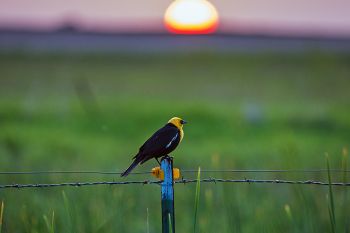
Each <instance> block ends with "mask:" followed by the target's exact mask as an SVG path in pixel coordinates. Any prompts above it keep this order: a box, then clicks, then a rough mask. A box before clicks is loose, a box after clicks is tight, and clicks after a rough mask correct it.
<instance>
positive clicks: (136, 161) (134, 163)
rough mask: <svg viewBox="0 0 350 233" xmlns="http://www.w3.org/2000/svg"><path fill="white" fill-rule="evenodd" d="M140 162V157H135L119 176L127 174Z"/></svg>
mask: <svg viewBox="0 0 350 233" xmlns="http://www.w3.org/2000/svg"><path fill="white" fill-rule="evenodd" d="M139 163H140V159H138V158H136V159H135V160H134V162H132V164H131V165H130V167H128V169H126V170H125V171H124V172H123V173H122V174H121V175H120V176H121V177H123V176H127V175H129V173H130V172H131V171H132V170H133V169H134V168H135V167H136V166H137V165H138V164H139Z"/></svg>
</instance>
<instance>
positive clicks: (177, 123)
mask: <svg viewBox="0 0 350 233" xmlns="http://www.w3.org/2000/svg"><path fill="white" fill-rule="evenodd" d="M168 123H171V124H173V125H175V126H176V127H177V128H179V129H182V127H183V125H184V124H186V123H187V121H185V120H182V119H181V118H180V117H173V118H171V119H170V120H169V121H168Z"/></svg>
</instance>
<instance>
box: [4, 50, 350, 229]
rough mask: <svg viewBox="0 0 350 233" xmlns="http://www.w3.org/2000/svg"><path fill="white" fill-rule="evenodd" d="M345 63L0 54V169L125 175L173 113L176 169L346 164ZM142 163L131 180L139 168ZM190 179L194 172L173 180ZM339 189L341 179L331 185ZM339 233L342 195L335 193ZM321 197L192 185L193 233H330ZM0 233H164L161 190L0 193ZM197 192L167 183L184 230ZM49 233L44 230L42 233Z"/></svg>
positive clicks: (28, 179) (345, 197) (302, 57)
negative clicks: (0, 214)
mask: <svg viewBox="0 0 350 233" xmlns="http://www.w3.org/2000/svg"><path fill="white" fill-rule="evenodd" d="M349 78H350V56H349V55H348V54H341V53H318V52H302V53H296V54H295V53H275V54H271V53H269V54H265V53H258V54H249V53H248V54H247V53H242V54H240V53H236V54H231V53H195V52H192V53H173V54H170V53H168V54H162V53H159V54H128V53H125V54H123V53H118V54H98V53H97V54H88V53H86V54H77V53H75V54H74V53H56V54H49V53H13V52H11V53H10V52H8V53H5V52H2V53H1V54H0V170H1V171H40V170H81V171H84V170H99V171H122V170H124V169H125V168H126V167H127V166H128V165H129V164H130V163H131V157H132V156H133V155H134V154H135V153H136V152H137V150H138V148H139V146H140V145H142V143H143V142H144V141H145V139H147V138H148V137H149V136H150V135H151V134H152V133H153V132H154V131H155V130H157V129H158V128H160V127H161V126H163V125H164V124H165V123H166V122H167V121H168V119H170V118H171V117H173V116H180V117H183V118H184V119H186V120H187V121H189V124H188V125H186V126H185V137H184V140H183V142H182V144H181V145H180V146H179V148H178V149H177V150H176V151H175V152H173V154H172V156H174V163H175V164H174V165H175V167H178V168H180V169H197V168H198V167H199V166H200V167H201V168H202V169H314V168H321V169H323V168H326V160H325V152H327V153H329V157H330V163H331V167H332V168H338V169H341V168H343V167H344V164H343V165H342V162H343V163H344V161H345V160H344V158H346V157H347V149H348V148H349V145H350V141H349V139H350V108H349V106H350V91H349V87H350V80H349ZM156 165H157V164H156V162H155V161H149V162H148V163H146V164H145V165H143V166H140V167H138V168H137V169H136V171H149V170H150V169H151V168H152V167H155V166H156ZM183 176H184V177H185V178H194V177H195V176H196V174H187V173H186V174H183ZM202 177H203V178H206V177H216V178H231V179H244V178H249V179H290V180H312V179H314V180H321V181H327V176H326V174H319V173H287V174H249V173H248V174H247V173H244V174H237V173H214V174H210V173H203V174H202ZM332 178H333V180H334V181H344V174H343V173H339V174H332ZM145 179H152V177H151V176H150V175H130V176H129V177H127V178H125V179H121V178H120V177H119V176H118V175H115V176H111V175H41V176H30V175H26V176H24V175H22V176H20V175H18V176H10V175H1V176H0V182H1V184H12V183H56V182H70V181H71V182H76V181H79V182H83V181H123V180H145ZM333 191H334V198H335V199H334V200H335V214H336V215H335V216H336V227H337V230H338V231H339V232H349V221H347V220H348V219H346V218H348V216H349V211H348V208H347V207H348V206H349V204H350V202H349V199H350V197H349V192H348V191H347V190H346V188H344V187H334V189H333ZM327 195H328V187H327V186H325V187H323V186H310V185H306V186H301V185H282V184H278V185H271V184H202V185H201V193H200V205H199V212H198V227H199V230H198V232H223V233H224V232H326V231H330V229H331V223H330V217H329V212H328V206H329V200H328V198H327ZM0 199H1V200H3V201H4V205H5V208H4V218H3V226H2V231H3V232H31V233H34V232H50V229H51V224H52V223H51V221H52V219H54V230H55V231H54V232H147V226H148V225H149V230H150V232H160V230H161V215H160V214H161V210H160V188H159V187H158V186H157V185H127V186H91V187H78V188H74V187H66V188H50V189H6V190H5V189H2V190H0ZM194 200H195V185H193V184H187V185H176V186H175V209H176V227H177V230H178V232H191V231H192V229H193V218H194ZM51 232H52V231H51Z"/></svg>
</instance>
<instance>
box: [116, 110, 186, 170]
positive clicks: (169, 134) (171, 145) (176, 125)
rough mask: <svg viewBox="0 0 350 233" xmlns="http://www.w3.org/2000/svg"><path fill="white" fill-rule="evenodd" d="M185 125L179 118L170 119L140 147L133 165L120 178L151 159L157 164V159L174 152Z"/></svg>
mask: <svg viewBox="0 0 350 233" xmlns="http://www.w3.org/2000/svg"><path fill="white" fill-rule="evenodd" d="M186 123H187V122H186V121H184V120H182V119H181V118H179V117H173V118H171V119H170V120H169V121H168V123H167V124H166V125H165V126H164V127H163V128H161V129H159V130H158V131H157V132H155V133H154V134H153V135H152V136H151V137H150V138H149V139H148V140H147V141H146V142H145V143H144V144H143V145H142V146H141V147H140V149H139V152H138V153H137V154H136V155H135V156H134V157H133V159H134V161H133V163H132V164H131V165H130V167H129V168H128V169H126V170H125V172H123V173H122V174H121V176H127V175H128V174H129V173H130V172H131V171H132V169H134V168H135V167H136V166H137V165H138V164H143V163H144V162H146V161H147V160H150V159H152V158H155V159H156V160H157V162H158V163H159V161H158V158H159V157H162V156H165V155H168V154H169V153H170V152H172V151H173V150H175V148H176V147H177V146H178V145H179V143H180V142H181V140H182V138H183V136H184V131H183V130H182V127H183V125H184V124H186Z"/></svg>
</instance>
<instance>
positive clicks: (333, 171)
mask: <svg viewBox="0 0 350 233" xmlns="http://www.w3.org/2000/svg"><path fill="white" fill-rule="evenodd" d="M197 172H198V170H196V169H184V170H181V173H197ZM327 172H328V170H327V169H217V170H216V169H212V170H211V169H203V170H202V169H201V173H327ZM329 172H331V173H350V170H342V169H330V170H329ZM151 173H152V172H151V171H143V172H132V173H130V175H145V174H151ZM41 174H100V175H120V174H122V172H115V171H3V172H0V175H41Z"/></svg>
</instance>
